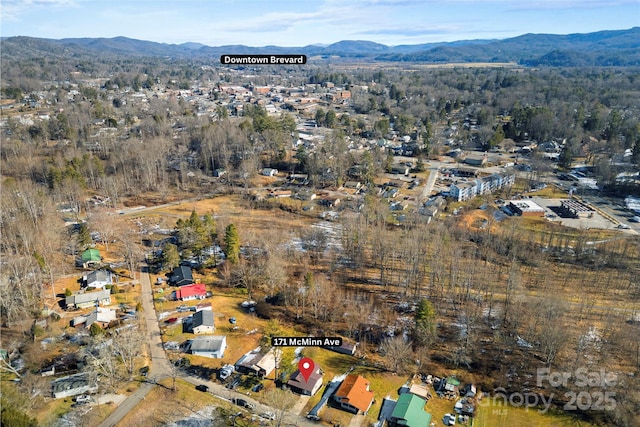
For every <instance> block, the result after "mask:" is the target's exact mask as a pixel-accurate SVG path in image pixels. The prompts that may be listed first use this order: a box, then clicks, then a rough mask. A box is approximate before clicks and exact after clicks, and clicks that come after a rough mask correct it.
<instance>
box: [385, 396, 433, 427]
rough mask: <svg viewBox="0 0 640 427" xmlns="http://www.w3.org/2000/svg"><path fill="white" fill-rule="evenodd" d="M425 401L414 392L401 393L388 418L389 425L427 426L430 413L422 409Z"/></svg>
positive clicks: (403, 426)
mask: <svg viewBox="0 0 640 427" xmlns="http://www.w3.org/2000/svg"><path fill="white" fill-rule="evenodd" d="M426 403H427V401H426V400H424V399H423V398H421V397H418V396H416V395H415V394H411V393H403V394H401V395H400V397H399V398H398V402H397V403H396V407H395V408H393V412H392V413H391V418H389V427H405V426H407V427H429V425H430V424H431V414H430V413H428V412H426V411H425V410H424V405H426Z"/></svg>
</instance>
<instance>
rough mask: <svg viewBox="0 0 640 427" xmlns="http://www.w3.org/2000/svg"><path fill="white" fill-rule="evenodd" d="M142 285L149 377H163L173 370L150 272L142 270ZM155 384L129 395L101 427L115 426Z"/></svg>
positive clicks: (147, 385) (146, 384)
mask: <svg viewBox="0 0 640 427" xmlns="http://www.w3.org/2000/svg"><path fill="white" fill-rule="evenodd" d="M139 274H140V286H141V294H142V296H141V297H142V315H143V317H144V321H145V326H146V331H147V337H148V340H149V341H148V342H149V346H150V353H151V366H150V367H149V374H148V376H147V378H149V379H151V378H155V379H158V380H159V379H162V378H166V377H168V376H170V374H171V370H170V367H169V361H168V360H167V355H166V354H165V352H164V349H163V348H162V339H161V336H160V327H159V326H158V319H157V317H156V310H155V308H154V306H153V292H152V289H151V279H150V278H149V274H148V273H145V272H141V273H139ZM152 388H153V384H152V383H151V382H148V383H144V384H142V385H141V386H140V388H139V389H138V390H136V391H135V392H134V393H133V394H132V395H130V396H129V397H127V398H126V399H125V401H124V402H122V403H121V404H120V405H119V406H118V407H117V408H116V410H115V411H113V412H112V413H111V415H109V416H108V417H107V419H106V420H104V421H103V422H102V423H101V424H100V427H113V426H115V425H117V424H118V423H119V422H120V421H121V420H122V419H123V418H124V417H125V416H126V415H127V414H128V413H129V412H130V411H132V410H133V409H134V408H135V406H136V405H137V404H138V403H140V401H141V400H144V398H145V396H146V395H147V394H148V393H149V392H150V391H151V389H152Z"/></svg>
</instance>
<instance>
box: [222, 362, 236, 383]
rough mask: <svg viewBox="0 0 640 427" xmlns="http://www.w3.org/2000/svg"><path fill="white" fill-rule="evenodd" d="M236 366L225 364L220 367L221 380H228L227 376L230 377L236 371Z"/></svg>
mask: <svg viewBox="0 0 640 427" xmlns="http://www.w3.org/2000/svg"><path fill="white" fill-rule="evenodd" d="M235 370H236V369H235V368H234V367H233V365H224V366H223V367H222V368H220V370H219V371H218V377H219V378H220V379H221V380H226V379H227V378H229V376H230V375H231V374H233V373H234V372H235Z"/></svg>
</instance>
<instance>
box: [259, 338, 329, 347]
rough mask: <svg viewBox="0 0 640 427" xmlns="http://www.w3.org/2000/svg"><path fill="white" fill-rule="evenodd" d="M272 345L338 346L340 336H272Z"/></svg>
mask: <svg viewBox="0 0 640 427" xmlns="http://www.w3.org/2000/svg"><path fill="white" fill-rule="evenodd" d="M271 345H272V346H273V347H288V346H291V347H340V346H341V345H342V338H340V337H272V338H271Z"/></svg>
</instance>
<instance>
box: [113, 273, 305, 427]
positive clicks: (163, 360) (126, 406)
mask: <svg viewBox="0 0 640 427" xmlns="http://www.w3.org/2000/svg"><path fill="white" fill-rule="evenodd" d="M140 286H141V287H142V289H141V294H142V310H143V316H144V320H145V325H146V331H147V336H148V339H149V345H150V353H151V365H150V367H149V374H148V376H147V378H149V380H150V381H149V382H146V383H143V384H142V385H141V386H140V388H139V389H138V390H136V391H135V392H134V393H133V394H131V395H130V396H128V397H127V398H126V399H125V400H124V401H123V402H122V403H121V404H120V405H119V406H118V407H117V408H116V410H115V411H113V412H112V413H111V415H109V417H107V419H106V420H104V421H103V422H102V423H101V424H100V427H115V426H116V425H117V424H118V423H119V422H120V421H121V420H122V419H123V418H124V417H125V416H126V415H127V414H128V413H129V412H131V411H133V410H134V409H135V407H136V406H137V405H138V403H140V402H141V401H142V400H144V399H145V396H146V395H147V394H148V393H149V391H151V390H152V388H153V387H154V385H155V384H154V383H155V381H151V380H152V379H153V380H158V381H159V380H161V379H163V378H167V377H170V376H171V367H170V365H169V360H168V359H167V355H166V353H165V351H164V349H163V347H162V339H161V335H160V327H159V326H158V318H157V315H156V311H155V308H154V306H153V290H152V287H151V280H150V278H149V274H148V273H145V272H142V273H140ZM179 377H180V378H182V379H184V380H185V381H187V382H189V383H191V384H193V385H194V386H195V385H198V384H206V385H207V386H209V392H210V393H211V394H213V395H214V396H216V397H219V398H221V399H225V400H227V401H231V399H232V398H234V397H235V398H242V399H244V400H247V401H249V402H251V403H253V404H254V405H255V409H254V410H253V411H252V413H254V414H258V415H259V414H262V413H264V412H275V410H274V409H273V408H270V407H268V406H266V405H263V404H261V403H259V402H257V401H255V400H253V399H252V398H251V397H250V396H247V395H245V394H242V393H238V392H236V391H233V390H228V389H227V388H226V387H224V386H223V385H222V384H220V383H216V382H214V381H209V380H204V379H202V378H198V377H194V376H188V375H186V374H183V373H180V375H179ZM304 415H306V414H302V415H299V414H294V413H287V415H286V416H285V424H287V423H290V424H294V425H296V426H306V427H311V426H315V427H317V425H318V424H317V423H315V422H313V421H310V420H308V419H306V418H305V417H304Z"/></svg>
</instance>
